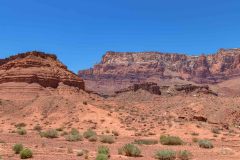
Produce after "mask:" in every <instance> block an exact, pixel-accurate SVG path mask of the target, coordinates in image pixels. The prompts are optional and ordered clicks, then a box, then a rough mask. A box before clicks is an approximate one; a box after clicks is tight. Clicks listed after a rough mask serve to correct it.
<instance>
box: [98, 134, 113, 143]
mask: <svg viewBox="0 0 240 160" xmlns="http://www.w3.org/2000/svg"><path fill="white" fill-rule="evenodd" d="M100 142H102V143H108V144H112V143H114V142H115V139H114V137H113V136H109V135H103V136H101V138H100Z"/></svg>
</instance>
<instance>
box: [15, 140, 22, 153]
mask: <svg viewBox="0 0 240 160" xmlns="http://www.w3.org/2000/svg"><path fill="white" fill-rule="evenodd" d="M22 150H23V145H22V144H20V143H17V144H15V145H14V146H13V151H14V152H15V154H19V153H20V152H21V151H22Z"/></svg>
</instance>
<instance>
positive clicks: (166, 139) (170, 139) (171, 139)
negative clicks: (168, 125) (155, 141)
mask: <svg viewBox="0 0 240 160" xmlns="http://www.w3.org/2000/svg"><path fill="white" fill-rule="evenodd" d="M160 143H161V144H163V145H182V144H183V141H182V140H181V138H179V137H176V136H169V135H168V136H165V135H163V136H161V137H160Z"/></svg>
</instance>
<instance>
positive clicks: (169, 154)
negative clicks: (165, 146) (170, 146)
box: [155, 150, 176, 160]
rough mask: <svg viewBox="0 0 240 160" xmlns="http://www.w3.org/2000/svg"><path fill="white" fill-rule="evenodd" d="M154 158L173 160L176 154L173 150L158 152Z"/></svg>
mask: <svg viewBox="0 0 240 160" xmlns="http://www.w3.org/2000/svg"><path fill="white" fill-rule="evenodd" d="M155 158H156V159H159V160H175V159H176V152H175V151H173V150H160V151H157V152H156V154H155Z"/></svg>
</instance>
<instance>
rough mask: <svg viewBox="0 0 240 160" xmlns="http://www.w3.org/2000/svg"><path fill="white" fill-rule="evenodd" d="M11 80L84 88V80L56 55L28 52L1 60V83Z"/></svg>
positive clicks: (44, 85)
mask: <svg viewBox="0 0 240 160" xmlns="http://www.w3.org/2000/svg"><path fill="white" fill-rule="evenodd" d="M10 82H25V83H37V84H40V85H41V86H43V87H51V88H57V87H58V86H59V84H60V83H62V84H65V85H68V86H73V87H77V88H79V89H84V87H85V86H84V82H83V80H82V79H81V78H79V77H78V76H77V75H76V74H74V73H73V72H71V71H69V70H68V69H67V67H66V66H65V65H63V64H62V63H61V62H60V61H59V60H58V59H57V57H56V56H55V55H52V54H45V53H42V52H36V51H33V52H27V53H22V54H18V55H15V56H11V57H9V58H6V59H1V60H0V84H3V83H10Z"/></svg>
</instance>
